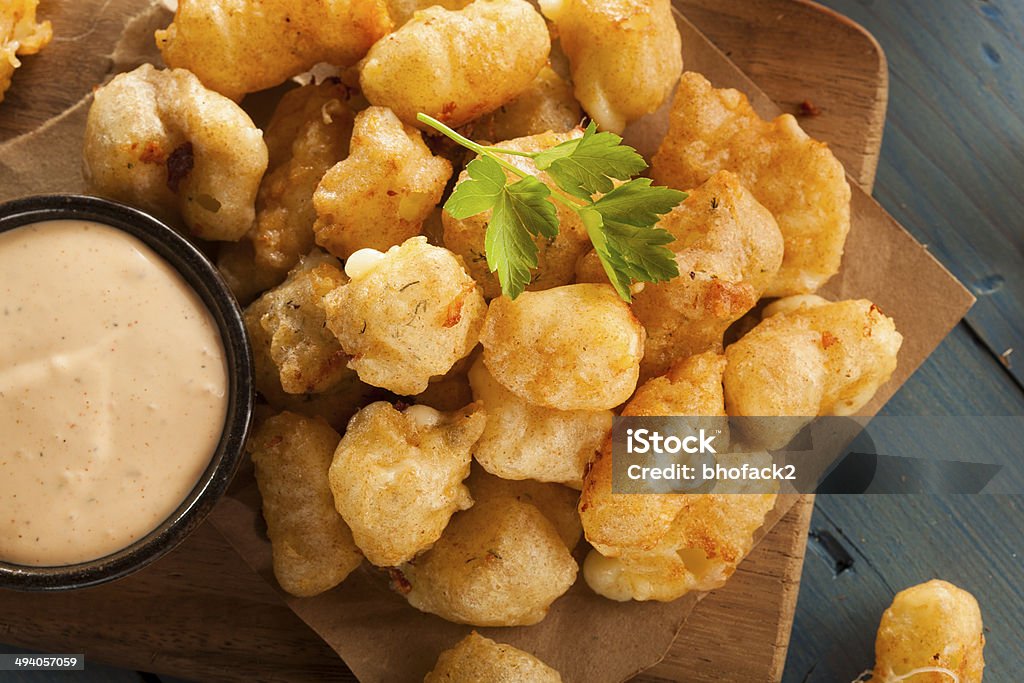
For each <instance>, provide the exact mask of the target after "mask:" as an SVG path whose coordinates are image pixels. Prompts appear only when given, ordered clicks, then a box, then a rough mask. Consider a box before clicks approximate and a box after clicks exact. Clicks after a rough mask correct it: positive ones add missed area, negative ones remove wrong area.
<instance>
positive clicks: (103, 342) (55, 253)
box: [0, 220, 228, 566]
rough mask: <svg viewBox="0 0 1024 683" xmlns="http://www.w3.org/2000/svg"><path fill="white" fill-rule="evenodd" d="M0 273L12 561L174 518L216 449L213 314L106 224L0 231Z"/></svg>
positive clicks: (125, 537)
mask: <svg viewBox="0 0 1024 683" xmlns="http://www.w3.org/2000/svg"><path fill="white" fill-rule="evenodd" d="M0 274H2V276H0V560H3V561H6V562H11V563H15V564H21V565H32V566H59V565H67V564H74V563H78V562H84V561H88V560H92V559H95V558H99V557H103V556H105V555H108V554H110V553H113V552H115V551H117V550H120V549H122V548H124V547H126V546H128V545H130V544H131V543H133V542H134V541H136V540H138V539H139V538H141V537H143V536H144V535H146V534H147V533H148V532H149V531H151V530H152V529H154V528H155V527H156V526H158V525H159V524H160V523H161V522H162V521H163V520H165V519H166V518H167V517H169V516H170V515H171V513H173V512H174V510H175V509H176V508H177V507H178V505H179V504H180V503H181V501H182V500H183V499H184V498H185V496H186V495H187V494H188V493H189V492H190V491H191V489H192V488H193V486H194V485H195V484H196V482H197V480H198V479H199V477H200V475H201V474H202V473H203V471H204V470H205V469H206V467H207V465H208V464H209V462H210V460H211V458H212V456H213V454H214V451H215V450H216V448H217V444H218V442H219V440H220V437H221V432H222V431H223V428H224V421H225V414H226V409H227V408H226V407H227V386H228V377H227V366H226V362H225V355H224V348H223V345H222V342H221V338H220V335H219V333H218V330H217V326H216V324H215V323H214V320H213V318H212V317H211V315H210V313H209V311H207V309H206V307H205V306H204V305H203V304H202V302H201V301H200V299H199V297H198V296H197V295H196V294H195V292H194V291H193V290H192V289H191V288H190V287H189V285H188V284H187V283H186V282H185V280H184V279H183V278H182V277H181V275H180V274H179V273H178V272H177V271H176V270H175V269H174V268H173V267H171V266H170V265H169V264H168V263H167V262H165V261H164V260H163V259H162V258H161V257H160V256H158V255H157V254H156V253H155V252H154V251H152V250H151V249H150V248H149V247H147V246H146V245H145V244H143V243H142V242H141V241H139V240H138V239H137V238H135V237H133V236H131V235H129V234H128V233H126V232H123V231H121V230H118V229H115V228H113V227H110V226H107V225H103V224H100V223H94V222H90V221H78V220H59V221H45V222H39V223H33V224H30V225H26V226H23V227H19V228H15V229H13V230H10V231H8V232H4V233H0Z"/></svg>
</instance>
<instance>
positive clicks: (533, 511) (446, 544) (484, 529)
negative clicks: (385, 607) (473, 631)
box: [392, 496, 578, 626]
mask: <svg viewBox="0 0 1024 683" xmlns="http://www.w3.org/2000/svg"><path fill="white" fill-rule="evenodd" d="M577 570H578V567H577V565H576V561H575V560H573V558H572V555H571V554H570V553H569V549H568V548H567V547H566V545H565V543H564V541H563V540H562V538H561V536H559V534H558V531H557V529H555V527H554V525H552V524H551V522H550V521H549V520H548V518H547V517H545V516H544V514H543V513H542V512H541V511H540V510H538V509H537V507H536V506H534V505H531V504H529V503H525V502H522V501H520V500H516V499H515V498H512V497H508V496H502V497H497V498H493V499H490V500H486V501H481V502H479V503H477V504H476V505H474V506H473V507H471V508H470V509H469V510H466V511H465V512H460V513H459V514H457V515H455V516H454V517H453V518H452V520H451V522H450V523H449V524H448V528H447V529H445V531H444V534H442V535H441V538H440V539H439V540H438V541H437V543H435V544H434V547H433V548H431V549H430V550H429V551H427V552H426V553H424V554H423V555H421V556H420V557H417V558H416V559H415V560H413V561H412V562H409V563H407V564H404V565H402V567H401V568H400V569H399V570H397V571H394V572H393V573H392V581H393V583H394V584H395V586H396V588H397V590H398V591H399V592H401V593H403V594H404V595H405V597H406V599H407V600H408V601H409V604H410V605H412V606H413V607H415V608H416V609H418V610H421V611H423V612H429V613H431V614H436V615H437V616H439V617H442V618H443V619H447V620H448V621H452V622H455V623H457V624H470V625H473V626H530V625H532V624H536V623H538V622H540V621H541V620H543V619H544V617H545V616H546V615H547V613H548V609H549V608H550V606H551V603H553V602H554V601H555V600H556V599H557V598H558V597H560V596H561V595H562V594H564V593H565V592H566V591H567V590H569V588H570V587H571V586H572V584H573V582H574V581H575V580H576V572H577Z"/></svg>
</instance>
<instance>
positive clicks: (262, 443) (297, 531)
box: [249, 412, 363, 597]
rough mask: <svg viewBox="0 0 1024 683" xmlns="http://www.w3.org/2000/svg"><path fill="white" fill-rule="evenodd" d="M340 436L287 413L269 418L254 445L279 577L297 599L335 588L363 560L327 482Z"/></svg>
mask: <svg viewBox="0 0 1024 683" xmlns="http://www.w3.org/2000/svg"><path fill="white" fill-rule="evenodd" d="M340 439H341V437H340V436H339V435H338V433H337V432H335V431H334V430H333V429H331V427H330V426H329V425H328V424H327V423H326V422H324V421H323V420H318V419H313V418H308V417H303V416H301V415H296V414H295V413H289V412H284V413H280V414H278V415H274V416H273V417H270V418H268V419H267V420H265V421H264V422H263V424H261V425H260V426H259V428H258V429H257V430H256V433H255V434H253V437H252V440H251V441H250V443H249V451H250V453H251V454H252V461H253V464H254V465H255V466H256V483H257V484H258V485H259V489H260V495H261V496H262V498H263V517H264V519H266V521H267V535H268V536H269V537H270V544H271V548H272V551H273V556H274V575H275V576H276V577H277V581H278V583H279V584H281V588H283V589H284V590H285V591H287V592H288V593H291V594H292V595H295V596H297V597H309V596H313V595H317V594H319V593H323V592H324V591H326V590H330V589H331V588H334V587H335V586H337V585H338V584H339V583H341V582H342V581H344V580H345V577H347V576H348V575H349V574H350V573H351V572H352V571H353V570H354V569H355V568H356V567H358V566H359V564H360V563H361V562H362V561H363V555H362V553H360V552H359V549H358V548H357V547H356V544H355V542H354V541H353V540H352V532H351V531H350V530H349V528H348V526H347V525H346V524H345V522H344V520H342V518H341V516H340V515H338V512H337V511H336V510H335V509H334V499H333V497H332V495H331V489H330V487H329V486H328V481H327V471H328V469H329V468H330V466H331V459H332V458H333V457H334V449H335V447H336V446H337V445H338V441H339V440H340Z"/></svg>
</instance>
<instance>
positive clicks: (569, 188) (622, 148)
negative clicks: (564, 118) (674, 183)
mask: <svg viewBox="0 0 1024 683" xmlns="http://www.w3.org/2000/svg"><path fill="white" fill-rule="evenodd" d="M534 163H535V164H536V165H537V168H539V169H540V170H542V171H547V173H548V175H549V176H551V179H552V180H554V181H555V184H557V185H558V187H560V188H561V189H562V190H564V191H565V192H568V193H569V194H571V195H572V196H574V197H579V198H580V199H584V200H589V199H591V197H593V195H595V194H603V193H605V192H610V191H611V190H612V188H613V187H614V184H613V183H612V179H615V180H629V179H630V178H632V177H633V176H635V175H636V174H637V173H640V172H641V171H643V170H644V169H645V168H647V162H645V161H644V158H643V157H642V156H640V155H639V154H638V153H637V151H636V150H635V149H633V148H632V147H629V146H628V145H623V144H622V138H621V137H619V136H618V135H616V134H615V133H608V132H601V133H598V132H597V126H596V125H595V124H594V122H593V121H591V123H590V124H589V125H588V126H587V129H586V130H585V131H584V132H583V137H580V138H576V139H574V140H567V141H566V142H563V143H562V144H560V145H556V146H555V147H553V148H551V149H549V150H546V151H543V152H540V153H538V154H537V156H536V157H534Z"/></svg>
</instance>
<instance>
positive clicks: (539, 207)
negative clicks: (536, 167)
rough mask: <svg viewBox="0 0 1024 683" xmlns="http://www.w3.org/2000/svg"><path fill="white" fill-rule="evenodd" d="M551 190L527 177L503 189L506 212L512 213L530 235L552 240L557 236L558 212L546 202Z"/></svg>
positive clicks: (533, 178)
mask: <svg viewBox="0 0 1024 683" xmlns="http://www.w3.org/2000/svg"><path fill="white" fill-rule="evenodd" d="M550 196H551V190H550V189H549V188H548V186H547V185H545V184H544V183H542V182H541V181H539V180H538V179H537V178H536V177H535V176H532V175H528V176H526V177H525V178H522V179H521V180H518V181H517V182H514V183H512V184H511V185H507V186H506V187H505V197H504V198H503V201H504V202H505V203H507V205H508V208H507V210H508V211H510V212H514V213H515V215H516V220H517V221H518V222H519V223H521V224H522V225H523V226H524V227H525V228H526V229H527V230H529V231H530V234H532V235H535V236H537V237H540V236H544V237H547V238H549V239H550V238H553V237H555V236H556V235H558V212H557V211H556V210H555V205H554V204H552V203H551V202H550V201H548V197H550Z"/></svg>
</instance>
